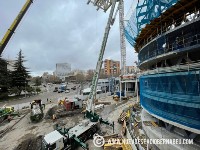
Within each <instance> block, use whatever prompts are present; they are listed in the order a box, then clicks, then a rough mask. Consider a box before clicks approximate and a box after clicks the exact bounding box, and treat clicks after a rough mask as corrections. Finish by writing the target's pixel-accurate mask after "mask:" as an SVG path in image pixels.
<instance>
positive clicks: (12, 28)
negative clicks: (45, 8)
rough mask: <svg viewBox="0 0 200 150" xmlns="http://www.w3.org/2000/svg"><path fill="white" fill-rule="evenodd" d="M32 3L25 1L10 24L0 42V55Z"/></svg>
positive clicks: (30, 0) (28, 0)
mask: <svg viewBox="0 0 200 150" xmlns="http://www.w3.org/2000/svg"><path fill="white" fill-rule="evenodd" d="M32 3H33V0H27V1H26V3H25V4H24V6H23V7H22V9H21V11H20V12H19V14H18V15H17V17H16V18H15V20H14V21H13V23H12V24H11V26H10V28H9V29H8V31H7V32H6V34H5V35H4V37H3V39H2V40H1V42H0V55H1V54H2V52H3V50H4V48H5V47H6V45H7V43H8V42H9V40H10V38H11V37H12V35H13V33H14V32H15V29H16V28H17V26H18V24H19V23H20V21H21V20H22V18H23V16H24V15H25V13H26V12H27V10H28V8H29V7H30V5H31V4H32Z"/></svg>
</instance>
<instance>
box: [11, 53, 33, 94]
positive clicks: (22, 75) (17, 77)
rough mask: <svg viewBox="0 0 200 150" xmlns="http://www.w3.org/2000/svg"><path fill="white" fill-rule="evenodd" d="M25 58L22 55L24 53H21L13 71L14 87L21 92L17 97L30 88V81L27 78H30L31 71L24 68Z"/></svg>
mask: <svg viewBox="0 0 200 150" xmlns="http://www.w3.org/2000/svg"><path fill="white" fill-rule="evenodd" d="M24 62H25V60H24V56H23V55H22V51H21V50H20V51H19V54H18V59H17V61H16V62H15V64H14V66H13V68H14V71H12V73H11V74H12V87H16V88H17V89H18V90H19V93H17V95H20V94H21V91H22V90H24V89H25V86H26V87H28V81H27V78H28V77H29V71H27V68H26V67H24V64H23V63H24Z"/></svg>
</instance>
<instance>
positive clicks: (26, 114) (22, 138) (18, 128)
mask: <svg viewBox="0 0 200 150" xmlns="http://www.w3.org/2000/svg"><path fill="white" fill-rule="evenodd" d="M96 103H97V102H96ZM135 103H136V98H131V99H129V100H123V101H122V102H120V101H115V100H113V97H107V98H106V99H105V98H102V99H99V100H98V104H105V105H104V108H99V109H98V110H96V113H97V114H99V115H101V116H103V118H104V119H106V120H109V121H110V122H114V124H115V127H114V132H113V129H112V127H108V126H107V125H102V126H101V130H99V131H98V132H97V133H98V134H99V135H101V136H110V137H112V136H114V137H119V138H123V137H121V134H122V128H123V125H122V124H119V123H118V119H119V118H120V116H119V112H122V111H123V110H124V109H125V108H128V109H129V106H133V105H134V104H135ZM67 109H68V110H67ZM83 111H84V109H74V110H69V108H66V107H65V106H64V105H59V104H58V103H57V102H49V103H47V104H46V106H45V110H44V118H42V119H41V120H39V122H32V121H31V119H30V117H31V109H30V107H29V108H24V109H22V110H20V111H19V116H16V117H14V118H13V119H12V120H11V121H10V122H8V120H5V121H4V122H2V123H1V131H0V133H1V135H0V137H1V140H0V141H1V142H0V143H1V144H0V149H15V150H25V149H30V150H35V149H38V150H39V149H42V147H41V146H42V139H43V137H44V135H46V134H47V133H50V132H51V131H53V130H54V127H55V125H59V126H62V127H65V128H70V127H73V126H75V125H76V124H79V123H81V121H82V120H83V119H84V112H83ZM53 116H56V119H54V118H53ZM124 118H126V114H125V115H124ZM122 122H123V117H122ZM16 139H18V140H16ZM86 143H89V149H93V148H95V146H94V144H93V142H92V138H91V139H89V140H88V141H87V142H86ZM100 149H101V148H100Z"/></svg>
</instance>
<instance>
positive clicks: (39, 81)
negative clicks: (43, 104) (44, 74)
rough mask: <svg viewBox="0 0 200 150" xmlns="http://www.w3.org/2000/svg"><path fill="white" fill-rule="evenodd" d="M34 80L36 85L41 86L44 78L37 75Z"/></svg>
mask: <svg viewBox="0 0 200 150" xmlns="http://www.w3.org/2000/svg"><path fill="white" fill-rule="evenodd" d="M33 82H34V84H35V86H40V85H41V84H42V78H41V77H35V78H34V81H33Z"/></svg>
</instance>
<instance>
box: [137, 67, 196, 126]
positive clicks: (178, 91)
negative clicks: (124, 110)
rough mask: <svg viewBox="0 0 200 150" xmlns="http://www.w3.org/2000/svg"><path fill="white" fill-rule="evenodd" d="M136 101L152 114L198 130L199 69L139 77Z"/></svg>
mask: <svg viewBox="0 0 200 150" xmlns="http://www.w3.org/2000/svg"><path fill="white" fill-rule="evenodd" d="M140 101H141V105H142V106H143V107H144V108H145V109H146V110H147V111H149V112H150V113H152V114H155V115H157V116H159V117H161V118H164V119H167V120H170V121H173V122H176V123H179V124H182V125H184V126H187V127H191V128H195V129H198V130H200V115H199V114H200V70H198V71H189V72H176V73H166V74H155V75H145V76H141V77H140Z"/></svg>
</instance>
